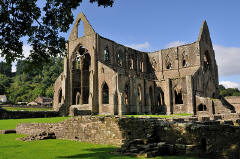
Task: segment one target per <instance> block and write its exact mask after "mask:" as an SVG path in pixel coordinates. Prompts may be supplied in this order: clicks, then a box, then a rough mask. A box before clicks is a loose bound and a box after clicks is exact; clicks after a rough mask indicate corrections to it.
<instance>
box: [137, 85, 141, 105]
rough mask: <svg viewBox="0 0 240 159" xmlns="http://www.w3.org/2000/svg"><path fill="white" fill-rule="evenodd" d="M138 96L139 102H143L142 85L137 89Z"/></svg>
mask: <svg viewBox="0 0 240 159" xmlns="http://www.w3.org/2000/svg"><path fill="white" fill-rule="evenodd" d="M137 95H138V100H139V102H140V101H142V92H141V86H140V85H139V86H138V89H137Z"/></svg>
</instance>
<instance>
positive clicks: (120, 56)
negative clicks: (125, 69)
mask: <svg viewBox="0 0 240 159" xmlns="http://www.w3.org/2000/svg"><path fill="white" fill-rule="evenodd" d="M117 63H118V66H120V67H122V66H123V57H122V52H121V51H118V53H117Z"/></svg>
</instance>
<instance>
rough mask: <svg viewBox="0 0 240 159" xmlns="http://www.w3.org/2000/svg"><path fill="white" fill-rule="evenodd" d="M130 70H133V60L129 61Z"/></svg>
mask: <svg viewBox="0 0 240 159" xmlns="http://www.w3.org/2000/svg"><path fill="white" fill-rule="evenodd" d="M130 69H133V59H132V58H131V59H130Z"/></svg>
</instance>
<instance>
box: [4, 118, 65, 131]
mask: <svg viewBox="0 0 240 159" xmlns="http://www.w3.org/2000/svg"><path fill="white" fill-rule="evenodd" d="M67 118H69V117H53V118H29V119H4V120H0V130H6V129H15V128H16V125H17V124H19V123H57V122H60V121H63V120H65V119H67Z"/></svg>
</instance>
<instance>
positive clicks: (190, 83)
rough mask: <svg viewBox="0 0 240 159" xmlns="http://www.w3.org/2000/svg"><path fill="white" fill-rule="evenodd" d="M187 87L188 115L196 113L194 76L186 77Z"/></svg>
mask: <svg viewBox="0 0 240 159" xmlns="http://www.w3.org/2000/svg"><path fill="white" fill-rule="evenodd" d="M186 87H187V100H186V102H187V103H186V106H187V109H186V110H187V113H191V114H193V113H194V111H193V110H194V93H193V81H192V76H191V75H189V76H186Z"/></svg>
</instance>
